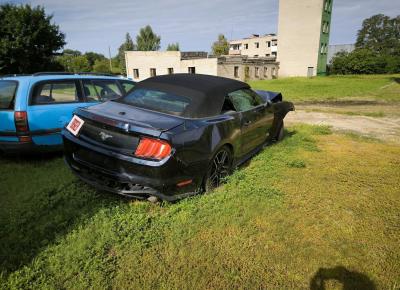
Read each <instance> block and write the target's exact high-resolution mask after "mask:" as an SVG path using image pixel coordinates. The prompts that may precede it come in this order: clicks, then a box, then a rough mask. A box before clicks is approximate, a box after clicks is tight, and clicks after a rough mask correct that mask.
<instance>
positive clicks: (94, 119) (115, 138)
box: [77, 101, 184, 154]
mask: <svg viewBox="0 0 400 290" xmlns="http://www.w3.org/2000/svg"><path fill="white" fill-rule="evenodd" d="M77 115H78V116H79V117H80V118H82V119H83V120H84V121H85V123H84V125H83V126H82V128H81V130H80V132H79V137H80V138H82V139H84V140H86V141H89V142H92V143H96V144H98V145H101V146H103V147H109V148H110V149H117V150H118V151H122V153H129V154H132V153H133V152H134V151H135V149H136V147H137V145H138V143H139V140H140V137H141V136H151V137H155V138H158V137H159V136H160V135H161V134H162V133H163V132H165V131H168V130H171V129H173V128H175V127H177V126H179V125H181V124H183V122H184V120H183V119H181V118H177V117H174V116H170V115H165V114H161V113H157V112H152V111H148V110H144V109H139V108H136V107H132V106H127V105H124V104H120V103H117V102H113V101H110V102H105V103H103V104H99V105H95V106H91V107H88V108H80V109H79V110H78V111H77Z"/></svg>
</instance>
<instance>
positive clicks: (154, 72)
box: [150, 68, 157, 77]
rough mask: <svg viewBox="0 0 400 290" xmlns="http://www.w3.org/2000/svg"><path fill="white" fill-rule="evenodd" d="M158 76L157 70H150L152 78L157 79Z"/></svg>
mask: <svg viewBox="0 0 400 290" xmlns="http://www.w3.org/2000/svg"><path fill="white" fill-rule="evenodd" d="M156 75H157V71H156V69H155V68H151V69H150V76H151V77H155V76H156Z"/></svg>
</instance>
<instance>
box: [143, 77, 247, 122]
mask: <svg viewBox="0 0 400 290" xmlns="http://www.w3.org/2000/svg"><path fill="white" fill-rule="evenodd" d="M243 88H249V85H248V84H246V83H244V82H240V81H236V80H232V79H228V78H223V77H216V76H211V75H202V74H172V75H162V76H156V77H152V78H148V79H146V80H144V81H141V82H139V83H137V84H136V86H135V89H151V90H158V91H163V92H166V93H170V94H174V95H177V96H185V97H188V98H190V100H191V103H190V105H189V106H188V107H187V108H186V109H185V111H184V112H183V113H182V116H184V117H188V118H204V117H211V116H216V115H219V114H220V113H221V109H222V105H223V103H224V100H225V97H226V96H227V95H228V93H230V92H233V91H236V90H239V89H243Z"/></svg>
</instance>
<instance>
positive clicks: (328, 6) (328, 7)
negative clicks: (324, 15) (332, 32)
mask: <svg viewBox="0 0 400 290" xmlns="http://www.w3.org/2000/svg"><path fill="white" fill-rule="evenodd" d="M330 11H331V0H325V12H330Z"/></svg>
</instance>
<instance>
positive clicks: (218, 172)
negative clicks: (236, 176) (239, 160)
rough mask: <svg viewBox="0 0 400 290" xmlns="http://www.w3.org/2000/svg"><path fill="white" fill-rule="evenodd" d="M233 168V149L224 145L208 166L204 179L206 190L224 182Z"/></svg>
mask: <svg viewBox="0 0 400 290" xmlns="http://www.w3.org/2000/svg"><path fill="white" fill-rule="evenodd" d="M231 170H232V153H231V150H230V149H229V148H228V147H226V146H224V147H222V148H221V149H219V150H218V151H217V153H216V154H215V155H214V158H213V159H212V161H211V163H210V165H209V166H208V171H207V174H206V176H205V180H204V189H205V191H206V192H207V191H211V190H213V189H214V188H216V187H218V186H219V185H220V184H221V183H223V182H224V180H225V178H226V177H227V176H228V175H229V174H230V173H231Z"/></svg>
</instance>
